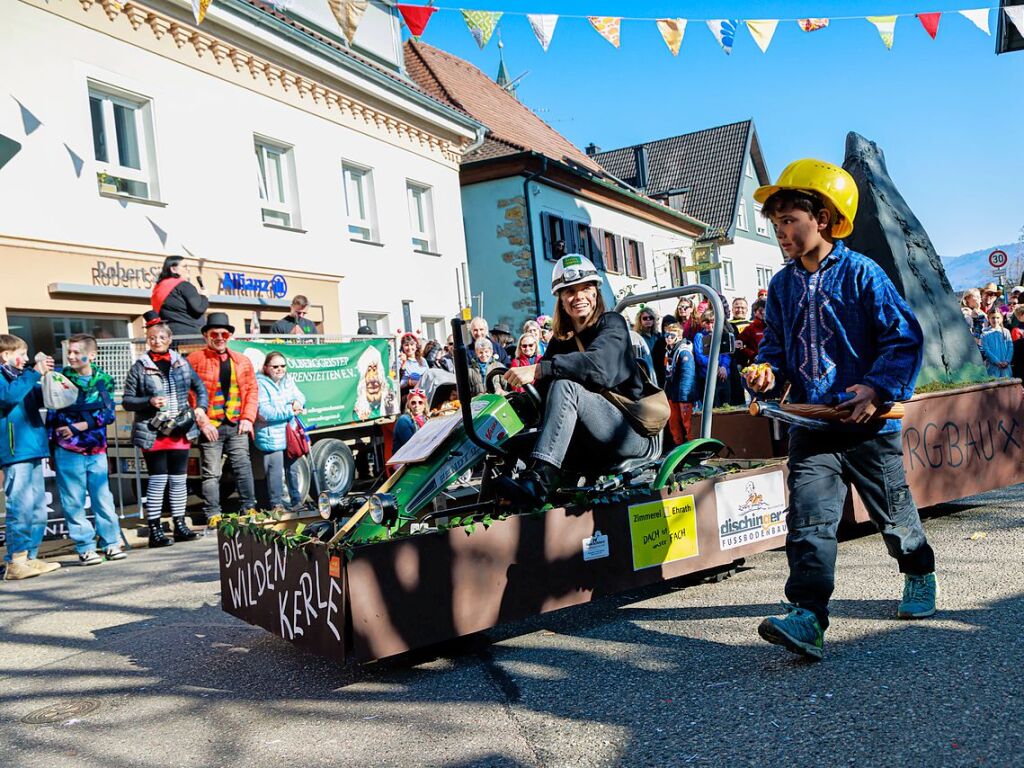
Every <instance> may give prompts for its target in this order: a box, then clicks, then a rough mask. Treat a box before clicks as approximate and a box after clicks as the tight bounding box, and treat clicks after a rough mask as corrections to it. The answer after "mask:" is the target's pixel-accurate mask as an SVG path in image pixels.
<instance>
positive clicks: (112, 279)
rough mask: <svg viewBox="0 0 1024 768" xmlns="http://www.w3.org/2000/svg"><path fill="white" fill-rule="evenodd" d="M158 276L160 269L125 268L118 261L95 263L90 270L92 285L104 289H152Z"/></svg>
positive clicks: (154, 267) (153, 267) (155, 267)
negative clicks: (100, 286)
mask: <svg viewBox="0 0 1024 768" xmlns="http://www.w3.org/2000/svg"><path fill="white" fill-rule="evenodd" d="M159 276H160V267H157V266H152V267H126V266H123V265H122V264H121V262H120V261H115V262H114V263H113V264H108V263H107V262H105V261H97V262H96V266H94V267H93V268H92V284H93V285H102V286H103V287H105V288H146V289H148V288H152V287H153V286H154V285H156V279H157V278H158V277H159Z"/></svg>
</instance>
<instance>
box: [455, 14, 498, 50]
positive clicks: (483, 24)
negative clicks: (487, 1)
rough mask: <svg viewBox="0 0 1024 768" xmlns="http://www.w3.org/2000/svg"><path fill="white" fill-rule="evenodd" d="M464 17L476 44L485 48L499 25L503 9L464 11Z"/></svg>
mask: <svg viewBox="0 0 1024 768" xmlns="http://www.w3.org/2000/svg"><path fill="white" fill-rule="evenodd" d="M462 18H463V20H464V21H465V22H466V26H467V27H469V32H470V34H471V35H473V39H474V40H476V44H477V45H479V46H480V49H481V50H483V49H484V47H485V46H486V45H487V43H488V42H489V41H490V39H491V35H493V34H494V30H495V29H496V28H497V26H498V19H500V18H501V11H463V12H462Z"/></svg>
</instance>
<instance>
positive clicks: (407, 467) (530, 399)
mask: <svg viewBox="0 0 1024 768" xmlns="http://www.w3.org/2000/svg"><path fill="white" fill-rule="evenodd" d="M687 294H702V295H704V296H705V297H707V299H708V301H709V302H710V305H711V307H712V308H713V309H714V312H715V327H714V331H713V337H712V345H711V350H710V359H709V364H708V369H709V370H717V368H718V356H719V348H720V346H721V341H722V337H723V322H724V315H723V312H722V305H721V301H720V299H719V297H718V294H717V293H715V291H713V290H712V289H710V288H708V287H707V286H704V285H691V286H683V287H679V288H672V289H667V290H663V291H656V292H652V293H647V294H641V295H636V296H629V297H627V298H626V299H623V300H622V301H621V302H619V304H618V305H617V306H616V307H615V311H617V312H621V311H623V310H624V309H625V308H626V307H628V306H633V305H636V304H647V303H651V302H654V301H659V300H662V299H671V298H676V297H678V296H683V295H687ZM452 337H453V339H454V342H455V347H454V357H455V368H456V374H455V377H456V386H457V389H458V398H459V403H460V413H459V414H453V415H450V416H444V417H435V418H433V419H430V420H428V421H427V423H426V424H425V425H424V426H423V427H422V428H421V429H420V430H419V431H417V432H416V434H414V435H413V437H412V438H411V439H410V440H409V442H408V443H406V444H405V445H404V446H403V447H402V448H401V450H400V451H398V452H397V453H396V454H395V455H394V456H393V457H392V460H391V464H392V466H393V467H395V471H394V473H393V474H392V475H391V476H390V477H389V478H388V480H387V481H385V482H384V483H383V484H382V485H381V486H380V487H379V488H377V489H376V491H375V492H374V493H372V494H370V495H361V494H360V495H348V496H341V495H338V494H332V493H329V492H325V493H322V494H320V497H319V499H318V508H319V512H320V516H321V517H322V518H323V520H322V521H318V522H315V523H313V524H311V525H309V526H307V528H306V532H307V533H308V534H312V535H315V536H317V537H318V538H320V539H321V540H322V541H328V540H329V541H330V544H332V545H334V544H349V545H355V544H366V543H371V542H376V541H384V540H388V539H391V538H393V537H395V536H398V535H404V534H407V533H412V532H415V531H416V530H419V529H420V527H421V526H424V527H426V528H431V527H434V525H436V523H437V521H438V520H440V519H442V518H449V517H454V516H457V517H460V518H461V519H462V520H465V519H466V518H477V517H479V518H484V517H485V516H486V515H490V514H495V515H497V514H503V513H513V512H524V511H527V512H532V511H535V510H513V509H510V508H508V507H507V506H504V505H503V504H502V503H501V502H499V500H497V499H496V498H495V496H494V492H493V486H494V481H495V479H496V478H498V477H500V476H502V475H508V474H511V473H513V472H515V471H516V470H517V467H518V466H521V463H520V460H521V459H522V458H525V457H526V456H528V455H529V452H530V449H531V448H532V445H533V443H534V441H535V440H536V437H537V435H538V434H539V431H540V425H541V420H542V418H543V414H544V406H543V401H542V399H541V396H540V394H539V393H538V392H537V390H536V389H535V388H534V387H532V386H526V387H524V388H523V389H524V391H522V392H511V393H509V394H500V393H498V392H496V391H495V390H496V383H497V382H496V381H495V380H496V379H497V378H498V377H499V376H500V375H501V374H502V373H504V370H505V369H498V370H495V371H492V372H491V374H490V375H488V377H487V382H486V383H487V390H488V391H487V393H485V394H481V395H477V396H476V397H472V396H471V395H470V387H469V355H468V351H467V348H466V340H465V323H464V321H463V320H461V319H455V320H452ZM726 338H728V337H726ZM637 362H638V364H640V365H643V366H648V365H649V363H648V362H647V360H645V359H644V357H643V356H642V355H641V354H638V357H637ZM648 372H649V373H650V374H651V378H652V379H653V378H654V377H653V372H652V371H648ZM715 385H716V377H714V376H709V377H707V382H706V383H705V390H704V402H705V403H713V402H714V396H715ZM724 447H725V446H724V445H723V444H722V443H721V442H720V441H718V440H714V439H712V438H711V412H710V409H706V410H705V412H704V417H703V418H702V420H701V436H700V437H699V438H696V439H694V440H690V441H689V442H686V443H684V444H683V445H680V446H677V447H675V448H674V449H672V450H671V451H669V452H668V454H667V455H665V456H662V439H661V436H660V435H659V436H657V437H655V438H654V439H652V440H651V447H650V450H649V451H648V453H647V455H646V456H643V457H639V458H633V459H629V460H627V461H624V462H621V463H620V464H618V465H616V466H611V467H605V468H602V470H601V473H600V475H598V476H591V477H579V478H577V480H578V482H577V483H576V484H571V485H569V486H564V487H562V488H561V489H559V490H558V491H556V494H555V497H554V499H553V502H554V503H556V504H563V503H564V504H570V503H573V502H574V501H575V502H576V503H578V502H579V501H580V499H581V498H587V497H589V496H593V497H600V496H602V495H607V494H611V493H614V492H616V491H619V490H622V489H638V488H639V489H650V490H655V491H657V490H660V489H662V488H665V487H667V486H668V485H669V484H679V483H685V482H689V481H691V480H698V479H702V478H706V477H710V476H712V475H713V474H716V473H717V472H718V471H719V470H718V469H717V468H716V467H714V466H710V465H707V464H705V462H707V461H708V460H709V459H711V458H714V457H715V456H717V455H718V454H719V452H720V451H721V450H722V449H723V448H724ZM470 472H472V474H473V477H474V478H478V480H475V481H474V482H473V483H472V484H471V485H470V486H469V489H468V490H467V489H466V485H465V483H464V481H463V478H465V477H466V476H467V475H468V473H470ZM563 479H564V478H563ZM456 484H459V485H460V487H462V489H463V493H461V494H459V495H458V496H457V497H455V496H453V494H450V493H449V489H451V488H452V487H453V486H455V485H456ZM442 494H444V495H445V497H446V498H445V502H446V503H445V504H443V505H441V504H438V503H437V502H438V499H439V497H440V496H442ZM456 499H457V500H456ZM453 500H454V501H455V503H454V504H451V503H449V502H452V501H453ZM413 526H416V527H415V528H414V527H413Z"/></svg>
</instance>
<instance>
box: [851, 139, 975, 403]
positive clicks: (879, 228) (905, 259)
mask: <svg viewBox="0 0 1024 768" xmlns="http://www.w3.org/2000/svg"><path fill="white" fill-rule="evenodd" d="M843 167H844V168H845V169H846V170H847V171H849V173H850V174H851V175H852V176H853V178H854V180H855V181H856V182H857V189H858V190H859V191H860V204H859V206H858V208H857V217H856V219H855V220H854V226H853V234H851V235H850V236H849V237H847V238H845V239H844V242H845V243H846V244H847V245H848V246H849V247H850V248H852V249H853V250H855V251H859V252H860V253H863V254H864V255H866V256H868V257H870V258H871V259H873V260H874V261H876V262H878V264H879V265H880V266H881V267H882V269H884V270H885V272H886V274H887V275H889V278H890V279H891V280H892V281H893V283H895V285H896V290H898V291H899V292H900V294H902V296H903V297H904V298H905V299H906V300H907V303H908V304H910V307H911V309H913V310H914V313H915V314H916V315H917V319H918V320H919V321H920V323H921V328H922V329H923V330H924V362H923V365H922V368H921V375H920V376H919V377H918V380H917V384H918V386H919V387H920V386H923V385H927V384H933V383H942V384H963V383H966V382H971V381H979V380H983V379H986V378H987V376H986V374H985V368H984V364H983V362H982V359H981V352H980V351H979V350H978V345H977V344H976V343H975V341H974V337H973V336H972V335H971V331H970V329H969V328H968V327H967V323H966V321H965V320H964V318H963V315H962V314H961V312H960V305H959V300H958V299H957V297H956V296H955V294H954V293H953V288H952V287H951V286H950V284H949V280H948V279H947V278H946V270H945V269H944V268H943V266H942V262H941V261H940V260H939V255H938V254H937V253H936V252H935V246H933V245H932V241H931V239H930V238H929V237H928V233H927V232H925V231H924V227H923V226H922V225H921V222H920V221H918V219H917V217H916V216H915V215H914V213H913V211H911V210H910V206H909V205H907V202H906V200H904V199H903V196H902V195H901V194H900V193H899V190H897V189H896V185H895V184H894V183H893V181H892V179H891V178H889V171H888V169H887V168H886V167H885V156H884V155H883V154H882V150H881V149H879V147H878V145H877V144H875V143H874V142H873V141H869V140H868V139H865V138H864V137H863V136H861V135H859V134H857V133H853V132H850V133H849V134H847V136H846V159H845V160H844V161H843Z"/></svg>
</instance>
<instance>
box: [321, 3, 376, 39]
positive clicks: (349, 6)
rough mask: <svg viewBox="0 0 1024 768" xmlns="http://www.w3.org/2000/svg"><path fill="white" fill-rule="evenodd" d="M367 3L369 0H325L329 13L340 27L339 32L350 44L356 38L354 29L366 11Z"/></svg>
mask: <svg viewBox="0 0 1024 768" xmlns="http://www.w3.org/2000/svg"><path fill="white" fill-rule="evenodd" d="M369 4H370V0H327V5H329V6H330V7H331V13H333V14H334V18H335V19H337V20H338V26H339V27H341V34H342V35H344V37H345V40H347V41H348V44H349V45H352V42H353V41H354V40H355V38H356V29H357V28H358V27H359V22H361V21H362V20H363V14H364V13H366V8H367V6H368V5H369Z"/></svg>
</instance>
